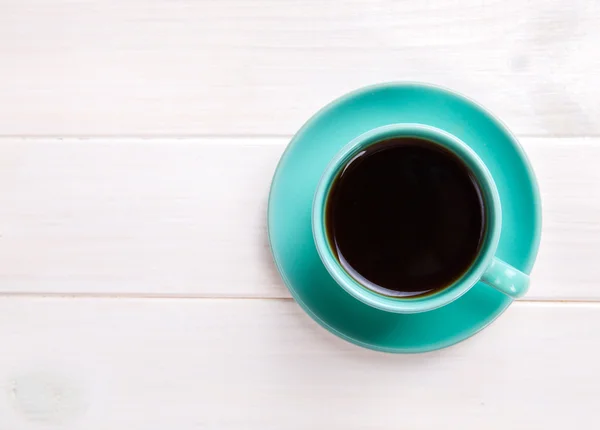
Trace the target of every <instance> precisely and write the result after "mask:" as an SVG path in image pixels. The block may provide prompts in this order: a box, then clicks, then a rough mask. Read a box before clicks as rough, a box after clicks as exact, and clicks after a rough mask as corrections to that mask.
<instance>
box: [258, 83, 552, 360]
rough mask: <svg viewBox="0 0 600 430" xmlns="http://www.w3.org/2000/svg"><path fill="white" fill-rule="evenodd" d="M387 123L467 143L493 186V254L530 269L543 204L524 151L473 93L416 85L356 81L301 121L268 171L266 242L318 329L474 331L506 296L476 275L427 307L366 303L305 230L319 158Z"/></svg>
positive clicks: (398, 334) (364, 333)
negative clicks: (453, 295)
mask: <svg viewBox="0 0 600 430" xmlns="http://www.w3.org/2000/svg"><path fill="white" fill-rule="evenodd" d="M393 123H421V124H427V125H431V126H434V127H438V128H440V129H442V130H445V131H447V132H449V133H451V134H453V135H455V136H456V137H458V138H459V139H461V140H462V141H463V142H465V143H466V144H467V145H469V146H470V147H471V148H472V149H473V150H475V152H476V153H477V154H478V155H479V157H480V158H481V159H482V160H483V161H484V163H485V164H486V165H487V167H488V169H489V170H490V172H491V173H492V176H493V177H494V180H495V181H496V185H497V187H498V191H499V193H500V200H501V204H502V220H503V222H502V233H501V237H500V244H499V246H498V252H497V254H496V256H497V257H499V258H500V259H502V260H504V261H506V262H507V263H509V264H511V265H513V266H514V267H516V268H517V269H519V270H521V271H522V272H525V273H530V271H531V268H532V266H533V263H534V261H535V257H536V255H537V250H538V246H539V241H540V229H541V205H540V197H539V191H538V186H537V182H536V179H535V176H534V174H533V171H532V169H531V166H530V164H529V161H528V160H527V157H526V156H525V153H524V152H523V150H522V149H521V147H520V146H519V144H518V142H517V140H516V139H515V138H514V137H513V135H512V134H511V133H510V132H509V131H508V129H507V128H506V127H505V126H504V125H503V124H502V123H500V122H499V121H498V120H496V119H494V117H493V116H492V115H491V114H490V113H488V112H487V111H486V110H485V109H483V108H482V107H481V106H479V105H478V104H476V103H475V102H473V101H472V100H469V99H467V98H465V97H463V96H461V95H458V94H456V93H453V92H451V91H449V90H447V89H443V88H439V87H436V86H431V85H424V84H416V83H389V84H382V85H376V86H372V87H367V88H362V89H360V90H358V91H355V92H352V93H350V94H347V95H345V96H343V97H342V98H340V99H338V100H335V101H334V102H332V103H331V104H329V105H328V106H326V107H325V108H323V109H322V110H321V111H319V112H318V113H317V114H316V115H315V116H313V117H312V118H311V119H310V120H308V122H307V123H306V124H305V125H304V126H303V127H302V129H301V130H300V131H299V132H298V133H297V134H296V136H294V138H293V139H292V141H291V142H290V144H289V146H288V147H287V149H286V151H285V153H284V154H283V156H282V157H281V160H280V162H279V165H278V166H277V170H276V172H275V176H274V178H273V183H272V185H271V194H270V196H269V209H268V230H269V241H270V244H271V251H272V252H273V257H274V260H275V263H276V265H277V268H278V269H279V273H280V274H281V277H282V278H283V280H284V282H285V284H286V285H287V287H288V288H289V290H290V292H291V294H292V296H294V298H295V299H296V301H297V302H298V303H299V304H300V306H302V308H303V309H304V310H305V311H306V312H307V313H308V314H309V315H310V316H311V317H312V318H314V319H315V321H317V322H318V323H319V324H321V325H322V326H323V327H325V328H326V329H328V330H329V331H331V332H332V333H334V334H336V335H338V336H340V337H341V338H343V339H346V340H348V341H350V342H352V343H355V344H357V345H360V346H363V347H366V348H371V349H374V350H378V351H386V352H398V353H410V352H425V351H431V350H435V349H439V348H443V347H446V346H449V345H452V344H455V343H457V342H460V341H461V340H464V339H466V338H468V337H470V336H472V335H474V334H475V333H477V332H478V331H480V330H481V329H483V328H484V327H486V326H487V325H488V324H490V323H491V322H492V321H494V320H495V319H496V318H497V317H498V316H499V315H500V314H501V313H502V312H503V311H504V310H505V309H506V308H507V307H508V306H509V305H510V304H511V302H512V300H511V299H510V298H509V297H507V296H505V295H504V294H502V293H500V292H498V291H497V290H495V289H494V288H492V287H488V286H487V285H485V284H483V283H478V284H477V285H476V286H475V287H473V288H472V289H471V290H470V291H469V292H467V293H466V294H465V295H463V296H461V297H460V298H459V299H457V300H455V301H454V302H452V303H451V304H449V305H446V306H444V307H442V308H439V309H436V310H433V311H430V312H424V313H418V314H398V313H390V312H385V311H381V310H378V309H375V308H372V307H369V306H367V305H366V304H364V303H362V302H360V301H358V300H356V299H354V298H353V297H352V296H350V295H349V294H348V293H346V292H345V291H344V290H343V289H342V288H341V287H339V286H338V285H337V284H336V283H335V281H334V280H333V279H332V278H331V277H330V276H329V273H328V272H327V270H326V269H325V267H324V266H323V264H322V263H321V260H320V259H319V256H318V254H317V250H316V248H315V244H314V242H313V236H312V229H311V206H312V201H313V196H314V193H315V189H316V187H317V183H318V181H319V178H320V177H321V174H322V173H323V171H324V169H325V167H326V165H327V163H328V162H329V161H330V160H331V158H332V157H333V156H334V155H335V154H336V153H337V152H338V151H339V150H340V149H341V148H342V147H343V146H344V145H345V144H346V143H348V142H349V141H351V140H352V139H353V138H355V137H356V136H358V135H360V134H362V133H364V132H366V131H368V130H371V129H373V128H375V127H379V126H382V125H387V124H393Z"/></svg>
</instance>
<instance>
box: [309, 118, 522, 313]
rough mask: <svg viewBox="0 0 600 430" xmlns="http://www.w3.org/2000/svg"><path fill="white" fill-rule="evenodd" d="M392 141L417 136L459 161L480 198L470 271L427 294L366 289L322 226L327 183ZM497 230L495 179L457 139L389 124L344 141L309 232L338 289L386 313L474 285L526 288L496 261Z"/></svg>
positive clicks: (439, 300)
mask: <svg viewBox="0 0 600 430" xmlns="http://www.w3.org/2000/svg"><path fill="white" fill-rule="evenodd" d="M394 137H416V138H421V139H425V140H428V141H431V142H434V143H436V144H438V145H441V146H443V147H444V148H446V149H448V150H450V151H452V152H453V153H454V154H455V155H457V156H458V157H460V158H461V159H462V160H463V162H464V163H465V164H466V166H467V167H468V168H469V169H470V170H471V173H472V174H473V175H474V177H475V178H476V179H477V181H478V184H479V187H480V189H481V192H482V194H483V202H484V210H485V219H486V228H485V234H484V238H483V241H482V244H481V246H480V250H479V254H478V255H477V257H476V258H475V259H474V260H473V263H472V265H471V266H470V267H469V269H468V270H467V271H466V272H465V273H464V274H463V276H461V277H460V278H459V279H458V280H457V281H455V282H454V283H453V284H451V285H449V286H447V287H446V288H444V289H442V290H440V291H437V292H435V293H432V294H430V295H425V296H418V297H414V298H410V297H408V298H403V297H390V296H386V295H383V294H381V293H378V292H376V291H373V290H371V289H369V288H368V287H367V286H365V285H363V284H361V283H360V282H359V281H358V280H357V279H355V278H354V277H352V276H351V275H350V274H349V273H348V272H347V271H346V270H345V269H344V268H343V267H342V266H341V264H340V263H339V261H338V259H337V257H336V255H335V253H334V252H333V250H332V249H331V246H330V241H329V240H328V238H327V233H326V228H325V207H326V204H327V198H328V195H329V191H330V189H331V185H332V183H333V181H334V179H335V178H336V177H337V175H338V173H339V172H340V171H341V169H342V168H343V167H344V166H345V165H346V164H347V163H348V162H349V161H350V160H351V159H352V158H353V157H354V156H355V155H357V154H358V153H359V152H360V151H362V150H364V149H365V148H367V147H368V146H370V145H372V144H375V143H378V142H381V141H383V140H386V139H390V138H394ZM501 229H502V211H501V206H500V197H499V195H498V190H497V188H496V184H495V183H494V178H493V177H492V175H491V174H490V172H489V170H488V168H487V167H486V166H485V164H484V163H483V161H482V160H481V159H480V158H479V157H478V156H477V154H476V153H475V152H474V151H473V150H472V149H471V148H470V147H469V146H468V145H466V144H465V143H464V142H462V141H461V140H460V139H458V138H457V137H455V136H453V135H451V134H449V133H447V132H445V131H443V130H440V129H438V128H435V127H430V126H427V125H422V124H390V125H386V126H383V127H378V128H375V129H373V130H370V131H368V132H366V133H364V134H362V135H360V136H358V137H357V138H355V139H354V140H352V141H351V142H350V143H348V144H347V145H346V146H345V147H344V148H342V150H341V151H340V152H338V153H337V154H336V155H335V156H334V158H333V159H332V160H331V162H330V163H329V164H328V166H327V167H326V168H325V172H324V173H323V175H322V176H321V179H320V181H319V184H318V186H317V189H316V192H315V197H314V201H313V207H312V230H313V237H314V241H315V245H316V248H317V251H318V253H319V256H320V258H321V260H322V261H323V264H324V265H325V267H326V269H327V270H328V271H329V273H330V275H331V276H332V277H333V279H335V281H336V282H337V283H338V284H339V286H340V287H341V288H343V289H344V290H346V291H347V292H348V293H349V294H351V295H352V296H353V297H354V298H356V299H358V300H360V301H362V302H363V303H365V304H367V305H369V306H372V307H374V308H378V309H381V310H384V311H389V312H398V313H416V312H425V311H430V310H433V309H436V308H439V307H441V306H444V305H447V304H449V303H451V302H452V301H454V300H456V299H457V298H459V297H460V296H462V295H463V294H465V293H466V292H467V291H469V289H471V288H472V287H473V286H475V285H476V284H477V283H478V282H484V283H485V284H487V285H489V286H491V287H493V288H495V289H497V290H498V291H501V292H502V293H504V294H506V295H508V296H510V297H512V298H517V297H521V296H523V295H524V294H525V293H526V292H527V289H528V287H529V276H528V275H526V274H525V273H523V272H521V271H519V270H517V269H515V268H514V267H512V266H510V265H508V264H507V263H505V262H504V261H502V260H500V259H498V258H496V257H495V254H496V249H497V247H498V242H499V239H500V231H501Z"/></svg>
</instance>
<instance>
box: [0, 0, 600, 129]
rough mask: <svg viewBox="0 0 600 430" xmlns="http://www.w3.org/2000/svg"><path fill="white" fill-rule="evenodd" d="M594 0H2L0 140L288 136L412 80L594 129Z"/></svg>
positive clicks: (599, 92)
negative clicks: (373, 91)
mask: <svg viewBox="0 0 600 430" xmlns="http://www.w3.org/2000/svg"><path fill="white" fill-rule="evenodd" d="M599 24H600V5H599V3H598V2H597V1H596V0H573V1H568V2H567V1H564V0H550V1H548V0H533V1H528V2H523V1H521V0H508V1H506V0H502V1H501V0H487V1H481V0H461V1H456V0H455V1H447V0H429V1H417V2H406V1H403V2H399V1H394V0H347V1H333V0H327V1H323V0H286V1H280V0H254V1H252V2H249V1H244V0H222V1H214V0H211V1H207V0H204V1H201V0H196V1H194V0H179V1H170V0H155V1H151V2H148V1H147V0H127V1H122V0H81V1H76V2H73V1H71V0H55V1H52V2H48V1H45V0H22V1H16V0H0V58H2V59H3V62H2V67H0V100H1V101H2V103H0V134H3V135H22V134H24V135H52V136H65V135H72V136H77V135H85V136H87V135H156V134H158V135H189V134H204V135H206V134H228V135H232V134H234V135H240V134H255V135H256V134H269V135H273V134H279V135H281V134H291V133H293V132H295V131H296V130H297V129H298V128H299V127H300V125H301V124H302V123H303V122H304V121H305V120H306V119H307V118H308V117H309V116H310V115H312V113H314V112H315V111H316V110H317V109H318V108H320V107H321V106H323V105H324V104H326V103H327V102H329V101H330V100H332V99H333V98H335V97H338V96H340V95H341V94H343V93H345V92H347V91H349V90H352V89H354V88H357V87H360V86H363V85H367V84H372V83H376V82H381V81H393V80H420V81H428V82H433V83H438V84H441V85H445V86H449V87H452V88H455V89H456V90H458V91H461V92H464V93H465V94H468V95H470V96H472V97H473V98H475V99H477V100H479V101H480V102H482V103H483V104H484V105H485V106H487V107H488V108H490V109H491V110H492V111H494V112H496V113H497V114H498V115H499V116H500V117H501V118H502V119H504V120H505V121H506V122H507V123H508V124H509V125H510V127H511V128H513V129H514V130H515V131H516V132H518V133H520V134H529V135H539V136H556V135H571V136H573V135H597V134H598V133H600V120H599V118H600V105H599V104H598V100H599V99H600V87H599V86H598V85H596V76H597V75H598V74H599V73H600V54H599V51H598V49H597V44H598V40H600V25H599Z"/></svg>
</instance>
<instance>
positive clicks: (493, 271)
mask: <svg viewBox="0 0 600 430" xmlns="http://www.w3.org/2000/svg"><path fill="white" fill-rule="evenodd" d="M481 281H482V282H484V283H486V284H488V285H489V286H491V287H494V288H495V289H497V290H498V291H500V292H502V293H504V294H506V295H507V296H510V297H512V298H514V299H516V298H519V297H522V296H524V295H525V293H526V292H527V290H528V289H529V275H526V274H525V273H523V272H521V271H520V270H517V269H515V268H514V267H512V266H510V265H508V264H506V263H505V262H504V261H502V260H500V259H498V258H496V257H494V260H493V261H492V264H490V266H489V267H488V268H487V269H486V271H485V273H484V274H483V276H482V277H481Z"/></svg>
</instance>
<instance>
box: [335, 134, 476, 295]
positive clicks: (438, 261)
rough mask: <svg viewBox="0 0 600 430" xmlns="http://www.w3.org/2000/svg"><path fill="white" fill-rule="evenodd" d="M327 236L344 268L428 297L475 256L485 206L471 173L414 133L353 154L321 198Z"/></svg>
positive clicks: (384, 289)
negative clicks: (325, 199)
mask: <svg viewBox="0 0 600 430" xmlns="http://www.w3.org/2000/svg"><path fill="white" fill-rule="evenodd" d="M325 222H326V230H327V236H328V239H329V242H330V244H331V246H332V248H333V249H334V250H335V253H336V256H337V258H338V260H339V261H340V263H341V265H342V266H343V267H344V268H345V270H346V271H347V272H348V273H349V274H350V275H351V276H352V277H354V278H355V279H356V280H358V281H359V282H360V283H362V284H363V285H365V286H367V287H368V288H370V289H372V290H374V291H377V292H379V293H381V294H385V295H388V296H396V297H414V296H421V295H428V294H432V293H435V292H437V291H439V290H442V289H444V288H446V287H448V286H450V285H452V284H453V282H454V281H456V280H457V279H459V278H460V277H461V276H462V275H463V274H464V273H465V272H466V271H467V270H468V269H469V267H470V266H471V265H472V263H473V262H474V260H475V259H476V257H477V255H478V252H479V248H480V246H481V242H482V240H483V237H484V232H485V210H484V203H483V200H482V195H481V191H480V189H479V186H478V184H477V181H476V179H475V178H474V176H473V174H472V173H471V171H470V170H469V168H468V167H467V166H466V165H465V164H464V162H463V161H462V160H461V159H460V158H458V157H457V156H456V155H455V154H453V153H452V152H450V151H449V150H447V149H445V148H443V147H442V146H440V145H438V144H436V143H434V142H430V141H427V140H423V139H419V138H393V139H388V140H385V141H382V142H378V143H375V144H373V145H371V146H369V147H368V148H366V149H365V150H363V151H361V152H360V153H358V154H357V155H356V156H355V157H354V158H353V159H352V160H351V161H349V162H348V163H347V164H346V166H345V167H343V168H342V169H341V171H340V173H338V176H337V177H336V179H335V180H334V183H333V184H332V188H331V191H330V193H329V196H328V199H327V202H326V221H325Z"/></svg>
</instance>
